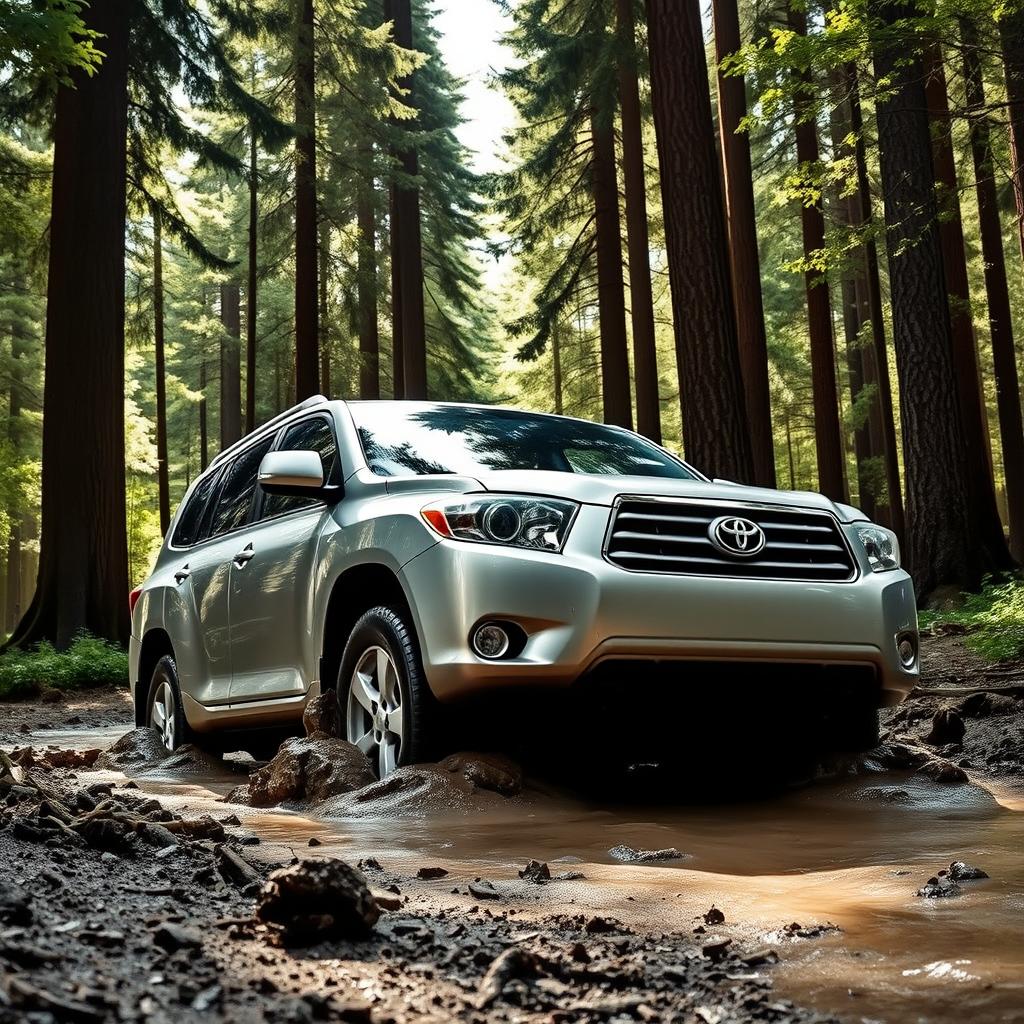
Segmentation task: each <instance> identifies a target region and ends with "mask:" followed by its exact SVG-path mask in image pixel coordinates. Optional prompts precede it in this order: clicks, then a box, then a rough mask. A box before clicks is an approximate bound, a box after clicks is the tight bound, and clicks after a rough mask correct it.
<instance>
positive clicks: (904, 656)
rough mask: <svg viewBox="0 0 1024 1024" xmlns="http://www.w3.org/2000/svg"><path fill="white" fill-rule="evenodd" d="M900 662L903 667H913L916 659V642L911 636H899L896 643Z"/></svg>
mask: <svg viewBox="0 0 1024 1024" xmlns="http://www.w3.org/2000/svg"><path fill="white" fill-rule="evenodd" d="M896 650H897V651H898V652H899V656H900V662H901V663H902V665H903V667H904V668H913V667H914V662H915V661H917V643H916V642H915V640H914V638H913V637H912V636H901V637H900V638H899V639H898V640H897V643H896Z"/></svg>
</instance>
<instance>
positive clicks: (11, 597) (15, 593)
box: [0, 279, 30, 634]
mask: <svg viewBox="0 0 1024 1024" xmlns="http://www.w3.org/2000/svg"><path fill="white" fill-rule="evenodd" d="M23 280H24V279H23ZM29 346H30V339H29V337H28V335H27V333H26V331H25V327H24V324H23V323H22V322H21V319H20V317H18V316H17V315H15V317H14V321H13V323H12V326H11V383H10V389H9V391H8V398H7V437H8V440H9V441H10V443H11V451H12V453H14V454H15V455H16V454H17V453H18V451H19V449H20V448H21V445H22V443H23V441H24V437H23V417H22V414H21V413H22V408H23V406H24V403H23V400H22V399H23V388H24V387H25V377H24V374H23V372H22V370H23V367H24V365H25V364H24V360H25V359H26V358H27V356H28V352H29ZM25 519H26V517H25V516H24V515H23V514H22V513H20V512H15V513H14V514H13V515H12V516H11V527H10V533H9V534H8V537H7V563H6V571H5V575H4V594H5V601H4V617H3V619H2V620H0V632H2V633H3V634H7V633H10V632H13V631H14V629H15V627H16V626H17V625H18V621H19V620H20V619H21V610H22V608H23V607H24V606H23V604H22V591H23V590H24V579H23V573H22V550H21V549H22V541H23V539H24V538H23V529H22V527H23V522H24V520H25Z"/></svg>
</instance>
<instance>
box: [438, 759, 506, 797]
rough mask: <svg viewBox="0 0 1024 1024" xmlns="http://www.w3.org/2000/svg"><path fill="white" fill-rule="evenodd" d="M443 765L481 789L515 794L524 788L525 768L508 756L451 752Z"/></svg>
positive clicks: (447, 769) (502, 793) (503, 794)
mask: <svg viewBox="0 0 1024 1024" xmlns="http://www.w3.org/2000/svg"><path fill="white" fill-rule="evenodd" d="M441 767H442V768H444V769H445V771H449V772H451V773H452V774H453V775H461V776H462V777H463V778H464V779H466V780H467V781H468V782H471V783H472V784H473V785H474V786H476V787H477V788H479V789H486V790H489V791H490V792H492V793H500V794H501V795H502V796H515V795H516V794H517V793H519V792H521V791H522V788H523V770H522V769H521V768H520V767H519V765H517V764H516V763H515V761H511V760H509V759H508V758H507V757H501V756H500V755H498V754H473V753H460V754H451V755H450V756H449V757H446V758H445V759H444V760H443V761H442V762H441Z"/></svg>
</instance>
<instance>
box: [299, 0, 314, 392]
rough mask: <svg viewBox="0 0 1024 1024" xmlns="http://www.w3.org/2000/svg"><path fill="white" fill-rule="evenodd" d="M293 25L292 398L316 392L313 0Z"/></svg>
mask: <svg viewBox="0 0 1024 1024" xmlns="http://www.w3.org/2000/svg"><path fill="white" fill-rule="evenodd" d="M297 2H298V5H299V18H298V21H297V23H296V26H295V128H296V136H295V398H296V401H300V402H301V401H302V400H303V399H304V398H309V397H310V396H311V395H315V394H316V393H317V392H318V391H319V390H320V379H319V376H320V375H319V366H318V362H319V356H318V344H317V343H318V341H319V326H318V323H317V265H316V264H317V259H316V257H317V231H316V64H315V60H314V55H313V0H297Z"/></svg>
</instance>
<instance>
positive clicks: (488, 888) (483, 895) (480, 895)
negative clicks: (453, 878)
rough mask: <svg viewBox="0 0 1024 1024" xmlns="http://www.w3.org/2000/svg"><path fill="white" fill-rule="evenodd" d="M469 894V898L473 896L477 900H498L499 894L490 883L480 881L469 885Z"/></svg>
mask: <svg viewBox="0 0 1024 1024" xmlns="http://www.w3.org/2000/svg"><path fill="white" fill-rule="evenodd" d="M469 893H470V895H471V896H475V897H476V898H477V899H478V900H496V899H500V897H501V894H500V893H499V892H498V890H497V889H495V888H494V885H493V884H492V883H491V882H487V881H484V880H481V881H479V882H470V883H469Z"/></svg>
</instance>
